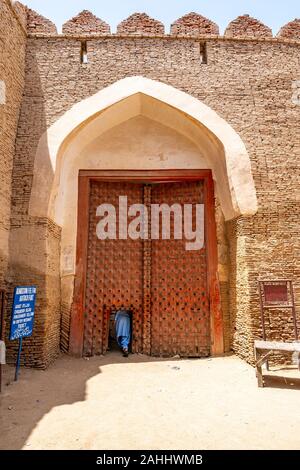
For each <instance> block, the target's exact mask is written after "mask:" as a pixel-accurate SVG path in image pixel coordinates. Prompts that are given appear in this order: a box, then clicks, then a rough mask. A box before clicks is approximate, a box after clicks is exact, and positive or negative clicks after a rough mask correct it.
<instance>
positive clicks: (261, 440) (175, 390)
mask: <svg viewBox="0 0 300 470" xmlns="http://www.w3.org/2000/svg"><path fill="white" fill-rule="evenodd" d="M284 372H285V371H282V370H281V371H279V373H280V374H281V376H282V374H283V373H284ZM277 374H278V373H277ZM285 376H286V377H289V378H279V377H277V376H276V375H275V376H269V378H267V380H266V385H267V387H265V388H263V389H259V388H258V387H257V382H256V378H255V373H254V370H253V369H252V368H251V367H250V366H249V365H247V364H245V363H244V362H242V361H241V360H239V359H238V358H236V357H235V356H230V357H223V358H215V359H201V360H198V359H194V360H180V359H172V360H163V359H161V360H160V359H155V358H149V357H145V356H135V355H134V356H130V357H129V359H125V358H123V357H122V356H120V354H119V353H118V352H112V353H110V354H109V355H107V356H106V357H97V358H92V359H90V360H84V359H74V358H70V357H67V356H62V357H61V358H59V359H58V360H57V362H56V363H55V364H54V365H53V366H51V367H50V368H49V369H48V370H47V371H37V370H28V369H22V370H21V374H20V380H19V382H18V383H10V385H8V386H7V385H5V384H4V390H3V393H2V396H1V399H0V429H1V434H0V449H22V448H23V449H28V450H30V449H98V450H102V449H138V450H142V449H166V448H167V449H201V450H205V449H264V448H266V449H300V412H299V410H300V375H299V372H298V371H297V370H295V369H294V370H292V371H288V372H285ZM292 377H294V378H292ZM12 378H13V368H10V367H8V366H6V370H5V381H6V382H8V381H10V380H11V379H12Z"/></svg>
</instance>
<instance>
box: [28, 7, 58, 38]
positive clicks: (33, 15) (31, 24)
mask: <svg viewBox="0 0 300 470" xmlns="http://www.w3.org/2000/svg"><path fill="white" fill-rule="evenodd" d="M27 31H28V33H32V34H57V29H56V26H55V24H53V23H52V21H50V20H48V19H47V18H45V17H44V16H42V15H39V14H38V13H37V12H36V11H34V10H31V9H30V8H27Z"/></svg>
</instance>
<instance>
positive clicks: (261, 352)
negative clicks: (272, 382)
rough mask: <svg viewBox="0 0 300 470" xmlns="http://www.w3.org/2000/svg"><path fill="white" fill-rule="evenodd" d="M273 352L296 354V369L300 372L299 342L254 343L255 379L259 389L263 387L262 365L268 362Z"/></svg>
mask: <svg viewBox="0 0 300 470" xmlns="http://www.w3.org/2000/svg"><path fill="white" fill-rule="evenodd" d="M274 351H279V352H291V353H296V354H298V367H299V370H300V342H293V343H283V342H278V341H261V340H259V341H254V354H255V367H256V377H257V381H258V386H259V387H263V386H264V381H263V374H262V365H263V364H265V363H266V362H267V361H268V358H269V357H270V356H271V354H272V353H273V352H274Z"/></svg>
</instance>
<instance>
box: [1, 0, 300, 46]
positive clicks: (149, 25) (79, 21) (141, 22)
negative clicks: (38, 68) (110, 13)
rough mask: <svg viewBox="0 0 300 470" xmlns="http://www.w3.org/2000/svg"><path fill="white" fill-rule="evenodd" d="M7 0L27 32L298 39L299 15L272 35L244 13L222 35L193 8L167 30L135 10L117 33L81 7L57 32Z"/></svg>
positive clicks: (48, 22)
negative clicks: (192, 10) (79, 11)
mask: <svg viewBox="0 0 300 470" xmlns="http://www.w3.org/2000/svg"><path fill="white" fill-rule="evenodd" d="M8 1H10V3H11V5H12V8H13V9H14V11H15V14H16V15H17V16H18V18H19V21H20V23H21V24H22V26H23V28H24V29H25V30H26V31H27V34H28V35H30V36H61V37H67V36H72V37H89V36H113V37H116V36H142V37H147V36H148V37H163V36H165V37H171V38H176V37H179V38H184V37H186V38H189V37H191V38H201V39H202V38H208V39H209V38H224V39H235V40H239V39H240V40H247V39H248V40H251V39H252V40H255V39H256V40H272V39H273V40H276V41H284V42H285V41H300V19H295V20H293V21H291V22H289V23H287V24H286V25H284V26H282V27H281V29H280V30H279V32H278V33H277V35H275V36H273V33H272V30H271V28H269V27H268V26H267V25H265V24H263V23H262V22H261V21H259V20H257V19H255V18H252V17H251V16H249V15H247V14H245V15H241V16H238V17H237V18H236V19H234V20H233V21H231V22H230V23H229V25H228V26H227V28H226V29H225V33H224V36H222V35H220V30H219V26H218V25H217V24H216V23H214V22H213V21H212V20H210V19H208V18H205V17H204V16H202V15H200V14H199V13H195V12H191V13H188V14H186V15H184V16H182V17H181V18H179V19H177V20H175V21H174V22H173V23H172V24H171V28H170V31H166V29H165V26H164V25H163V23H162V22H161V21H159V20H157V19H154V18H151V17H150V16H148V15H147V14H146V13H134V14H132V15H130V16H129V17H128V18H126V19H125V20H123V21H122V22H121V23H120V24H119V25H118V26H117V32H116V33H112V32H111V28H110V25H109V24H107V23H106V22H105V21H104V20H102V19H100V18H98V17H96V16H95V15H94V14H93V13H91V12H90V11H88V10H83V11H82V12H81V13H79V14H78V15H77V16H75V17H74V18H71V19H70V20H68V21H67V22H66V23H64V25H63V27H62V34H58V32H57V29H56V26H55V25H54V24H53V23H52V21H50V20H49V19H47V18H45V17H44V16H42V15H40V14H39V13H37V12H35V11H34V10H32V9H30V8H28V7H26V6H24V5H23V4H22V3H20V2H13V1H11V0H8Z"/></svg>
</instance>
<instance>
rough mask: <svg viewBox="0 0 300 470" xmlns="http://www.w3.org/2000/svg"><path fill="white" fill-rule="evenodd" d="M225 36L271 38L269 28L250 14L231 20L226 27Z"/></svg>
mask: <svg viewBox="0 0 300 470" xmlns="http://www.w3.org/2000/svg"><path fill="white" fill-rule="evenodd" d="M225 36H226V37H236V38H239V37H240V38H247V37H251V38H271V37H272V36H273V34H272V30H271V28H269V27H268V26H266V25H264V24H263V23H262V22H261V21H259V20H257V19H255V18H252V17H251V16H250V15H241V16H238V17H237V18H236V19H235V20H233V21H232V22H231V23H229V25H228V26H227V28H226V31H225Z"/></svg>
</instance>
